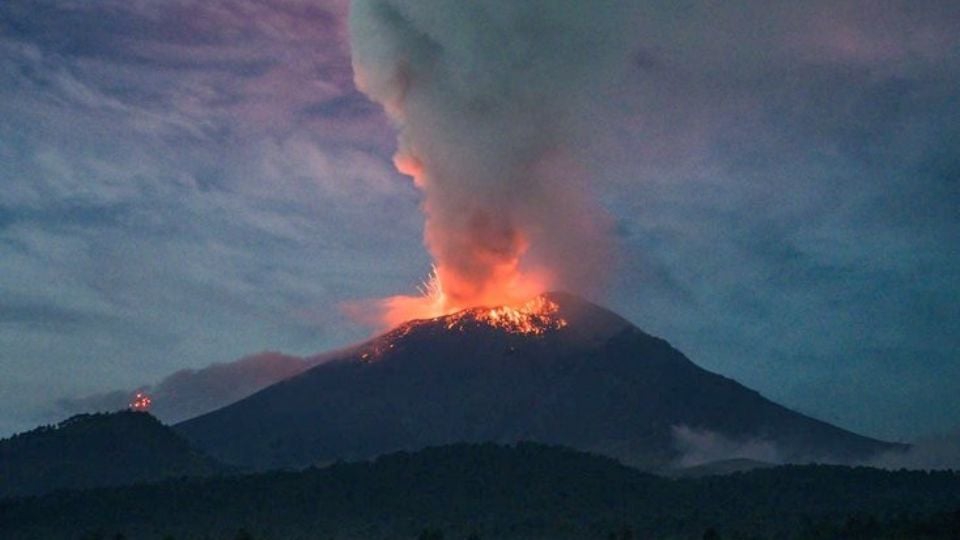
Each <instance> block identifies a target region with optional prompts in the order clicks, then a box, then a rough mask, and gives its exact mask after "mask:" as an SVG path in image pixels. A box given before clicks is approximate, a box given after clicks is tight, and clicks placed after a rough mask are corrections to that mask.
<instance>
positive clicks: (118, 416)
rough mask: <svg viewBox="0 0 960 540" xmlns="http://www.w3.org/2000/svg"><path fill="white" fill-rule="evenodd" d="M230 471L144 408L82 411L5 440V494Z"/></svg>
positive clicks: (0, 493) (1, 447)
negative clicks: (140, 409)
mask: <svg viewBox="0 0 960 540" xmlns="http://www.w3.org/2000/svg"><path fill="white" fill-rule="evenodd" d="M225 470H227V468H226V467H223V466H221V465H220V464H218V463H217V462H215V461H214V460H212V459H210V458H208V457H206V456H204V455H202V454H200V453H199V452H196V451H194V450H193V449H191V448H190V446H189V444H188V443H187V442H186V441H185V440H183V439H182V438H181V437H180V436H178V435H177V434H176V433H174V432H173V431H172V430H171V429H170V428H168V427H166V426H164V425H163V424H161V423H160V422H159V421H158V420H157V419H156V418H154V417H152V416H150V415H149V414H147V413H142V412H132V411H122V412H117V413H111V414H82V415H77V416H74V417H72V418H70V419H68V420H65V421H63V422H61V423H60V424H58V425H56V426H46V427H40V428H37V429H34V430H32V431H28V432H26V433H21V434H19V435H14V436H13V437H11V438H9V439H4V440H0V497H12V496H22V495H35V494H40V493H45V492H49V491H55V490H59V489H83V488H90V487H99V486H117V485H126V484H133V483H136V482H146V481H155V480H160V479H163V478H170V477H179V476H205V475H210V474H214V473H218V472H223V471H225Z"/></svg>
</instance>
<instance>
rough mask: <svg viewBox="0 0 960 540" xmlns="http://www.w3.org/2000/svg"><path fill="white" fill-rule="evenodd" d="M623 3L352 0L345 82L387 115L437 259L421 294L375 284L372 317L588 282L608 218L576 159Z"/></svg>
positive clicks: (604, 246) (427, 312) (622, 44)
mask: <svg viewBox="0 0 960 540" xmlns="http://www.w3.org/2000/svg"><path fill="white" fill-rule="evenodd" d="M624 5H625V3H623V2H605V1H604V2H583V1H582V0H534V1H518V0H509V1H507V0H502V1H501V0H498V1H469V2H468V1H462V2H456V1H451V0H409V1H404V0H355V1H354V2H353V3H352V8H351V15H350V29H351V40H352V41H351V46H352V54H353V67H354V72H355V77H356V82H357V86H358V87H359V88H360V89H361V90H362V91H363V92H365V93H366V94H367V95H368V96H369V97H370V98H371V99H373V100H375V101H377V102H379V103H380V104H382V105H383V107H384V108H385V109H386V111H387V113H388V114H389V115H390V117H391V118H392V119H393V120H394V122H395V123H396V126H397V128H398V131H399V134H398V149H397V153H396V155H395V157H394V161H395V163H396V166H397V168H398V169H399V170H400V171H401V172H403V173H405V174H408V175H410V176H412V177H413V179H414V182H415V184H416V186H417V187H418V188H419V189H420V190H422V192H423V194H424V198H423V212H424V214H425V217H426V224H425V233H424V236H425V243H426V245H427V248H428V249H429V251H430V253H431V255H432V256H433V258H434V261H435V266H436V276H435V282H434V290H433V294H428V295H425V296H423V297H395V298H391V299H388V300H387V301H385V306H384V307H385V311H386V314H385V319H386V320H385V321H384V322H387V323H388V324H395V323H398V322H401V321H403V320H406V319H410V318H423V317H432V316H437V315H441V314H444V313H449V312H452V311H455V310H457V309H461V308H466V307H472V306H477V305H501V304H508V305H509V304H514V303H516V302H519V301H522V300H524V299H526V298H527V297H529V296H532V295H534V294H537V293H539V292H542V291H543V290H544V289H546V288H564V289H568V290H573V291H581V292H582V291H584V290H585V289H587V290H589V289H591V288H592V287H593V286H595V285H596V283H597V280H598V277H599V275H600V274H602V273H603V272H602V271H601V270H600V269H602V268H606V267H608V266H609V255H610V253H609V249H608V242H607V241H606V235H605V230H606V228H607V227H606V220H605V219H604V217H603V213H602V212H601V211H599V206H598V205H597V204H596V202H595V201H594V200H593V199H592V198H591V197H590V196H589V193H588V192H589V191H590V188H591V187H592V186H590V176H589V171H588V170H587V168H586V167H584V166H583V165H582V164H584V163H588V162H590V160H589V156H588V155H586V154H588V153H589V150H588V149H589V148H590V144H589V142H590V134H591V132H594V131H595V130H597V129H599V128H600V126H599V125H598V124H597V122H596V121H595V120H594V118H593V116H594V112H595V110H596V106H597V104H598V103H599V102H600V101H602V100H603V99H604V92H605V90H606V89H608V88H610V87H611V86H612V85H613V84H614V83H615V80H616V78H617V77H618V76H619V74H620V73H621V70H622V67H623V66H625V65H626V62H627V58H628V56H629V54H628V53H629V46H628V45H629V43H628V40H627V35H628V33H627V31H626V30H627V28H628V26H629V20H630V13H627V8H625V7H623V6H624Z"/></svg>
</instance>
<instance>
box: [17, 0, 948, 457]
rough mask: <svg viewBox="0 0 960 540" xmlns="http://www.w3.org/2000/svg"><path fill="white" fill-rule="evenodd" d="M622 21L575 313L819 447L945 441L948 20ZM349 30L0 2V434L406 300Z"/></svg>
mask: <svg viewBox="0 0 960 540" xmlns="http://www.w3.org/2000/svg"><path fill="white" fill-rule="evenodd" d="M497 4H498V3H497V2H490V5H491V6H496V5H497ZM628 4H629V5H630V7H631V8H632V11H631V16H630V18H629V19H626V24H625V28H624V30H623V31H624V32H626V33H627V34H626V36H627V38H628V39H626V40H625V41H624V43H623V45H622V47H623V48H624V50H623V51H622V52H623V55H624V58H627V59H628V62H627V63H626V69H625V70H624V71H623V72H622V73H620V74H618V75H617V76H616V77H614V76H611V77H609V80H606V79H602V80H594V81H592V82H591V84H590V85H581V88H586V89H587V90H588V91H589V95H586V94H585V96H586V97H584V103H586V102H589V107H588V106H587V105H586V104H585V105H584V106H583V108H582V110H581V109H579V108H578V109H577V111H576V112H577V113H578V118H579V119H580V120H578V122H580V123H578V126H580V129H579V130H578V132H577V133H578V134H579V136H580V137H581V139H579V142H580V143H582V146H583V147H584V148H589V152H586V153H585V154H584V156H585V157H584V158H583V159H584V163H583V166H584V167H585V168H587V169H589V170H590V184H589V192H590V194H591V197H593V200H594V201H595V202H596V204H597V205H598V207H599V208H601V209H602V212H603V214H604V216H606V218H607V219H609V223H610V224H611V227H610V232H609V238H607V241H609V243H610V244H611V245H612V252H613V255H612V256H611V257H610V258H609V260H610V261H611V262H610V268H609V269H607V270H609V271H608V272H606V273H608V274H609V275H608V276H606V278H605V280H604V284H603V286H601V287H591V288H590V290H589V291H586V294H587V295H588V296H589V297H590V298H591V299H592V300H594V301H597V302H598V303H601V304H603V305H605V306H607V307H610V308H611V309H614V310H615V311H617V312H619V313H620V314H622V315H624V316H625V317H627V318H628V319H630V320H631V321H633V322H634V323H635V324H637V325H638V326H639V327H641V328H642V329H644V330H645V331H647V332H649V333H652V334H655V335H658V336H660V337H663V338H665V339H667V340H668V341H669V342H670V343H671V344H673V345H674V346H675V347H677V348H679V349H680V350H681V351H683V352H684V353H685V354H686V355H687V356H689V357H690V358H691V359H692V360H693V361H694V362H696V363H697V364H699V365H701V366H703V367H704V368H706V369H709V370H711V371H715V372H718V373H721V374H723V375H726V376H728V377H731V378H734V379H736V380H738V381H740V382H742V383H744V384H745V385H747V386H749V387H751V388H754V389H756V390H758V391H760V392H761V393H762V394H764V395H765V396H767V397H769V398H771V399H774V400H775V401H778V402H780V403H782V404H784V405H787V406H789V407H791V408H794V409H796V410H799V411H801V412H804V413H807V414H810V415H813V416H815V417H817V418H820V419H823V420H826V421H829V422H832V423H836V424H838V425H840V426H842V427H845V428H848V429H852V430H855V431H858V432H861V433H864V434H867V435H871V436H875V437H881V438H885V439H890V440H912V439H914V438H916V437H920V436H927V435H931V434H935V433H943V432H948V431H951V430H955V429H957V428H958V427H960V426H958V422H957V421H956V418H960V122H957V120H956V119H957V118H960V92H958V91H957V88H960V30H958V29H960V4H958V3H956V2H953V1H949V0H944V1H929V2H909V1H903V2H894V1H884V0H870V1H866V0H864V1H854V0H850V1H843V0H841V1H835V0H831V1H821V0H813V1H810V2H802V3H801V2H759V1H758V2H736V3H732V2H730V3H721V2H652V1H651V2H629V3H628ZM348 10H349V4H348V2H346V1H325V0H163V1H161V0H6V1H4V2H3V3H0V435H3V434H9V433H13V432H15V431H20V430H24V429H28V428H30V427H32V426H34V425H37V424H38V423H46V422H50V421H55V420H58V419H60V418H58V415H62V414H63V413H64V408H63V404H64V403H77V402H82V400H83V399H85V398H87V397H89V396H98V395H105V394H109V393H112V392H116V391H118V390H124V391H126V390H130V389H134V388H137V387H141V386H144V385H158V384H160V383H161V381H164V380H167V381H169V378H170V376H172V374H176V373H180V376H181V377H182V376H183V374H184V373H187V374H189V373H194V372H197V371H196V370H201V371H202V368H205V367H207V366H210V365H211V364H215V363H219V364H224V363H229V362H233V361H235V360H237V359H241V358H245V359H247V360H246V361H244V362H240V363H237V364H236V365H242V366H251V365H256V366H260V367H261V368H262V366H263V365H264V364H263V362H260V361H253V362H252V361H250V360H249V358H251V357H255V358H260V359H270V358H281V357H282V358H285V359H287V360H289V359H290V358H292V357H297V358H304V359H305V360H304V362H306V363H309V362H311V361H312V360H310V359H311V358H315V357H314V356H313V355H316V354H318V353H321V352H323V351H326V350H329V349H333V348H337V347H342V346H345V345H348V344H350V343H353V342H356V341H358V340H361V339H364V338H365V337H367V336H369V335H370V334H371V329H370V328H369V327H365V326H363V325H362V324H358V323H357V322H355V321H354V320H352V319H351V318H350V317H349V316H348V315H347V313H345V310H344V307H343V306H344V305H346V304H348V303H350V302H353V301H357V300H363V299H375V298H383V297H387V296H390V295H394V294H410V293H414V292H415V291H416V286H417V285H418V284H419V283H420V282H421V281H422V280H423V279H425V278H426V276H427V275H428V273H429V272H430V268H431V258H430V255H429V253H428V251H427V249H426V248H425V247H424V245H423V234H424V220H423V215H422V214H421V212H420V207H421V204H422V203H423V198H422V197H423V196H422V193H421V192H420V191H419V190H418V189H417V188H416V187H415V186H414V184H413V182H412V181H411V180H410V178H408V177H406V176H404V175H402V174H400V173H399V172H397V170H396V169H395V167H394V163H393V159H392V156H393V155H394V152H395V151H396V149H397V139H396V135H397V125H396V124H395V123H393V122H391V120H390V119H389V118H388V116H387V114H386V113H385V112H384V111H383V109H382V107H381V106H380V105H379V104H378V103H374V102H373V101H370V100H369V99H368V98H367V97H366V96H365V95H364V94H363V93H361V92H360V91H359V90H358V89H357V87H356V85H355V83H354V74H353V69H352V65H351V58H350V26H349V24H348ZM578 16H584V15H583V14H578ZM589 16H590V14H587V15H585V17H587V18H586V19H585V20H587V21H588V22H589V21H590V19H589ZM440 24H443V21H440ZM450 24H470V23H469V21H466V22H464V21H462V20H461V21H452V22H451V23H450ZM584 28H587V29H588V30H589V28H590V25H589V24H585V25H584ZM448 30H451V31H452V32H453V33H456V30H457V29H456V28H451V29H448ZM536 37H537V36H536V35H532V36H531V39H536ZM578 61H580V62H588V61H589V59H578ZM583 72H589V70H583ZM573 73H575V74H576V73H580V71H576V70H574V71H573ZM551 83H552V84H555V85H556V86H555V88H557V89H564V88H567V86H565V85H567V84H573V82H571V81H566V80H564V79H563V78H558V79H556V80H555V81H551ZM558 93H562V92H559V90H558ZM567 94H569V95H566V97H565V98H564V99H565V100H566V101H565V103H568V102H569V103H573V105H572V106H573V107H579V105H577V103H578V102H575V100H574V98H575V97H577V96H579V95H580V94H577V93H569V92H568V93H567ZM571 96H573V97H571ZM265 351H275V353H270V354H266V355H260V356H256V355H258V354H259V353H262V352H265ZM278 353H283V354H284V355H289V356H282V355H280V354H278ZM231 365H233V364H231ZM284 365H285V366H286V367H285V368H284V369H285V370H286V369H289V368H290V364H289V362H287V363H285V364H284ZM184 370H186V371H184ZM191 370H193V371H191ZM288 372H289V371H284V373H288Z"/></svg>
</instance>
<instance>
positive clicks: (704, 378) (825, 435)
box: [175, 293, 900, 469]
mask: <svg viewBox="0 0 960 540" xmlns="http://www.w3.org/2000/svg"><path fill="white" fill-rule="evenodd" d="M679 428H682V429H687V430H699V431H703V432H709V433H712V434H716V435H719V436H722V437H723V438H724V439H725V440H729V441H742V442H744V443H745V444H746V443H756V442H757V441H761V442H762V443H763V444H766V445H769V446H770V447H771V448H775V449H776V453H777V456H778V459H780V460H782V461H786V462H809V461H828V462H838V463H851V462H857V461H860V460H865V459H869V458H870V457H872V456H873V455H875V454H878V453H880V452H884V451H889V450H893V449H897V448H900V446H899V445H895V444H891V443H885V442H882V441H877V440H874V439H870V438H867V437H863V436H860V435H857V434H854V433H851V432H849V431H845V430H843V429H840V428H838V427H835V426H832V425H830V424H827V423H825V422H821V421H819V420H816V419H813V418H810V417H808V416H804V415H802V414H800V413H797V412H794V411H791V410H789V409H787V408H785V407H783V406H780V405H778V404H776V403H774V402H772V401H770V400H768V399H766V398H764V397H763V396H761V395H760V394H759V393H757V392H755V391H753V390H751V389H749V388H746V387H744V386H743V385H741V384H739V383H737V382H736V381H734V380H731V379H729V378H726V377H723V376H720V375H717V374H715V373H711V372H709V371H706V370H704V369H702V368H700V367H698V366H697V365H695V364H694V363H693V362H691V361H690V360H688V359H687V358H686V357H685V356H684V355H683V354H682V353H680V352H679V351H677V350H676V349H674V348H673V347H672V346H670V344H669V343H667V342H666V341H664V340H662V339H659V338H656V337H653V336H650V335H648V334H646V333H644V332H643V331H641V330H640V329H639V328H637V327H636V326H634V325H633V324H631V323H630V322H628V321H627V320H625V319H623V318H622V317H620V316H618V315H616V314H614V313H612V312H611V311H608V310H606V309H603V308H601V307H599V306H597V305H594V304H592V303H589V302H586V301H584V300H582V299H580V298H578V297H576V296H573V295H569V294H564V293H548V294H546V295H543V296H540V297H538V298H536V299H534V300H532V301H531V302H530V303H528V305H526V306H525V307H521V308H518V309H507V308H495V309H487V308H475V309H470V310H466V311H462V312H459V313H454V314H452V315H448V316H444V317H438V318H434V319H429V320H417V321H411V322H408V323H405V324H403V325H401V326H399V327H397V328H395V329H394V330H392V331H390V332H388V333H386V334H383V335H381V336H379V337H377V338H374V339H372V340H370V341H368V342H366V343H363V344H360V345H358V346H356V347H353V348H350V349H347V350H345V351H343V353H342V354H341V355H339V356H338V357H337V358H335V359H333V360H331V361H329V362H327V363H324V364H322V365H319V366H317V367H314V368H312V369H310V370H308V371H306V372H304V373H301V374H299V375H297V376H294V377H292V378H290V379H287V380H284V381H281V382H279V383H277V384H274V385H272V386H269V387H267V388H265V389H263V390H261V391H260V392H258V393H256V394H254V395H252V396H250V397H247V398H245V399H243V400H241V401H238V402H236V403H234V404H232V405H229V406H227V407H224V408H222V409H219V410H216V411H213V412H211V413H208V414H205V415H202V416H199V417H197V418H194V419H191V420H188V421H186V422H183V423H181V424H179V425H177V426H175V429H176V430H177V431H179V432H180V433H181V434H182V435H184V436H185V437H186V438H187V439H189V440H190V441H191V442H192V443H193V444H194V445H195V446H196V447H197V448H199V449H202V450H203V451H205V452H207V453H208V454H210V455H212V456H213V457H215V458H218V459H220V460H222V461H224V462H226V463H230V464H233V465H239V466H243V467H248V468H251V469H270V468H277V467H303V466H309V465H319V464H324V463H328V462H331V461H336V460H353V459H364V458H369V457H372V456H376V455H379V454H384V453H387V452H392V451H397V450H416V449H420V448H424V447H429V446H436V445H442V444H449V443H453V442H485V441H491V442H500V443H512V442H516V441H521V440H528V441H537V442H542V443H547V444H557V445H564V446H569V447H573V448H577V449H580V450H585V451H589V452H595V453H599V454H604V455H607V456H611V457H614V458H617V459H619V460H621V461H622V462H624V463H627V464H630V465H633V466H639V467H642V468H646V469H657V468H663V467H665V466H667V465H668V464H670V463H674V462H676V460H677V459H678V458H679V457H680V455H679V452H680V451H679V450H678V449H677V444H676V441H675V433H676V431H677V429H679Z"/></svg>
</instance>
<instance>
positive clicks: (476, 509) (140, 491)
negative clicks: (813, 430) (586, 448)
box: [0, 443, 960, 540]
mask: <svg viewBox="0 0 960 540" xmlns="http://www.w3.org/2000/svg"><path fill="white" fill-rule="evenodd" d="M958 535H960V474H957V473H955V472H918V471H882V470H878V469H871V468H850V467H839V466H825V465H810V466H785V467H775V468H769V469H763V470H755V471H750V472H746V473H736V474H731V475H725V476H708V477H703V478H680V479H669V478H663V477H659V476H654V475H650V474H646V473H642V472H639V471H636V470H634V469H631V468H628V467H625V466H623V465H621V464H619V463H617V462H616V461H613V460H611V459H608V458H604V457H598V456H594V455H590V454H584V453H581V452H577V451H573V450H568V449H564V448H557V447H549V446H543V445H540V444H533V443H521V444H517V445H515V446H497V445H493V444H479V445H468V444H458V445H451V446H444V447H437V448H429V449H426V450H423V451H419V452H416V453H395V454H391V455H387V456H383V457H381V458H378V459H376V460H374V461H370V462H358V463H337V464H334V465H331V466H328V467H325V468H321V469H316V468H311V469H307V470H304V471H280V472H271V473H262V474H256V475H237V476H223V477H216V478H181V479H176V480H166V481H163V482H160V483H156V484H141V485H135V486H130V487H114V488H99V489H93V490H87V491H61V492H57V493H53V494H49V495H45V496H41V497H34V498H25V499H7V500H4V501H0V538H4V539H10V540H18V539H43V538H76V539H81V538H87V539H94V538H100V539H106V540H110V539H119V538H129V539H134V538H136V539H140V538H144V539H154V538H155V539H176V540H182V539H211V540H216V539H223V540H234V539H236V538H244V539H251V538H252V539H274V540H296V539H333V538H337V539H347V538H410V539H416V538H424V539H432V540H438V539H440V538H444V539H466V538H477V539H480V538H482V539H492V538H597V539H601V540H606V539H609V538H615V539H621V540H626V539H640V538H695V539H700V538H714V539H715V538H744V539H746V538H777V539H780V538H787V539H789V538H798V539H800V538H850V539H853V538H891V539H892V538H930V539H947V538H951V539H956V538H958V537H960V536H958Z"/></svg>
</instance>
